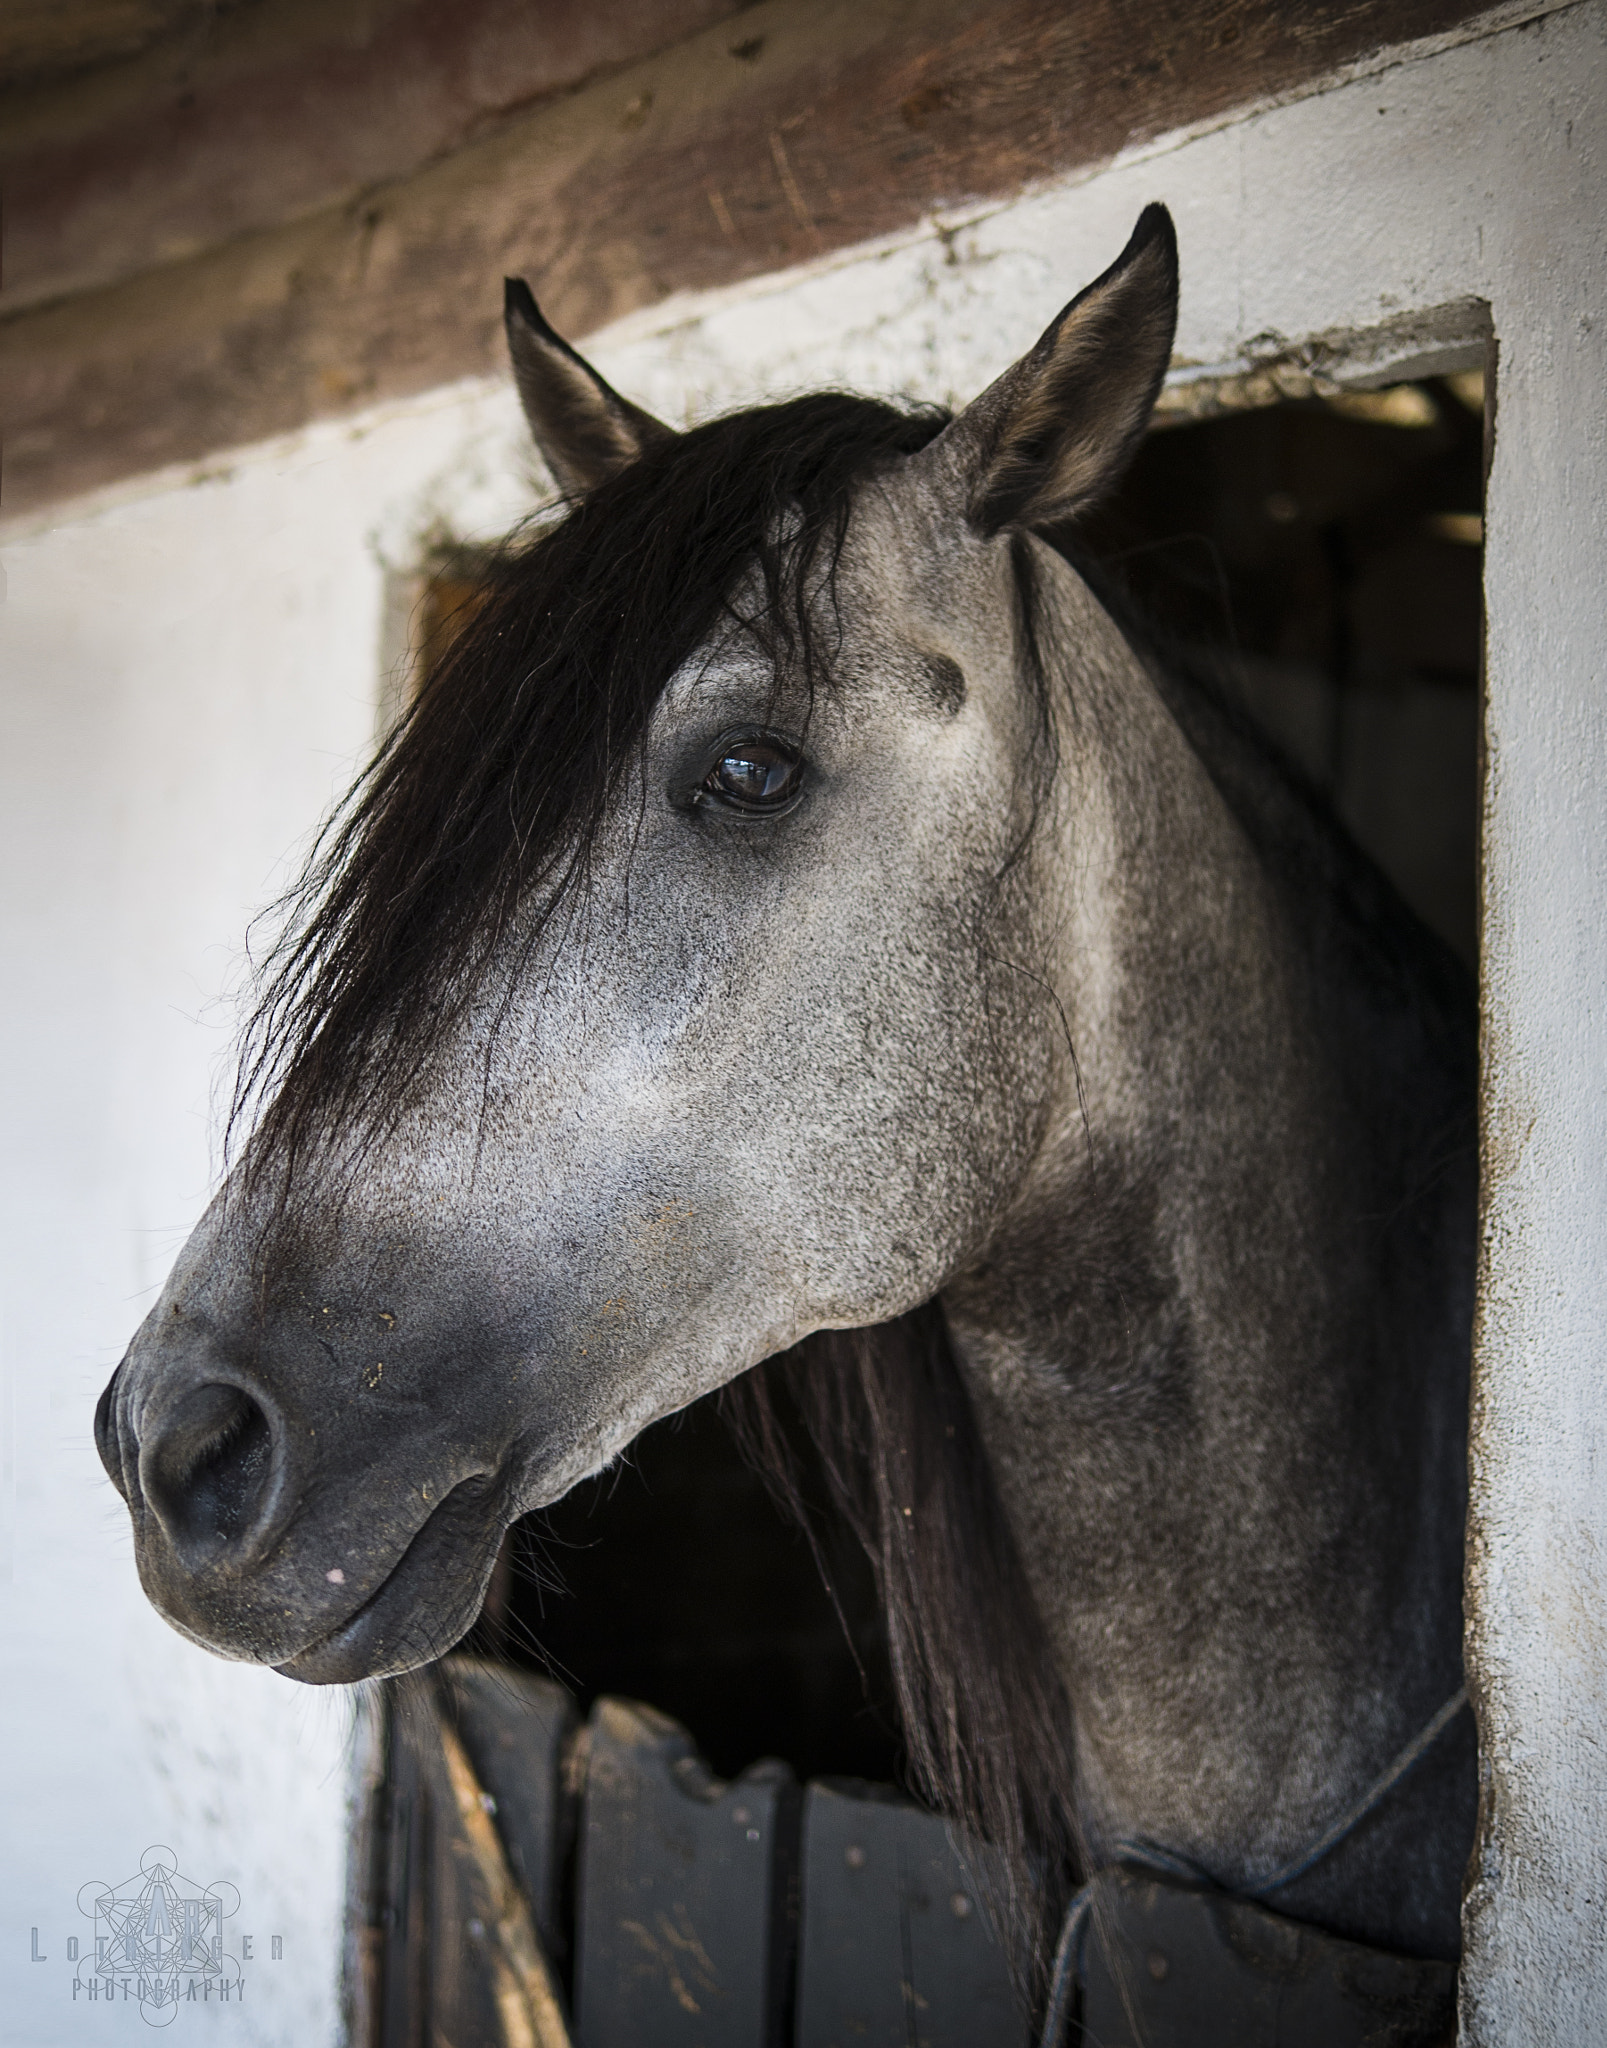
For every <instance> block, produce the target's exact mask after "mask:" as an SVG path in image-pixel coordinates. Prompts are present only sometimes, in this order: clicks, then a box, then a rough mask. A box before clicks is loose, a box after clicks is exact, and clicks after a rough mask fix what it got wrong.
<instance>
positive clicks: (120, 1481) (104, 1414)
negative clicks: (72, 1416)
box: [95, 1366, 128, 1500]
mask: <svg viewBox="0 0 1607 2048" xmlns="http://www.w3.org/2000/svg"><path fill="white" fill-rule="evenodd" d="M122 1371H123V1368H122V1367H121V1366H119V1367H118V1368H117V1371H116V1372H114V1373H113V1374H112V1376H111V1378H110V1379H109V1380H108V1381H107V1382H106V1391H105V1392H104V1393H103V1394H102V1395H101V1397H100V1399H99V1401H97V1402H96V1404H95V1448H96V1450H97V1451H99V1452H100V1461H101V1463H102V1464H103V1465H104V1466H105V1467H106V1471H107V1475H108V1476H109V1478H110V1479H111V1482H112V1484H113V1486H115V1487H116V1488H117V1491H118V1492H119V1493H120V1494H121V1495H122V1496H123V1498H124V1500H127V1499H128V1482H127V1480H126V1479H124V1477H123V1440H122V1438H121V1436H120V1435H119V1434H118V1429H117V1382H118V1380H119V1378H120V1377H121V1375H122Z"/></svg>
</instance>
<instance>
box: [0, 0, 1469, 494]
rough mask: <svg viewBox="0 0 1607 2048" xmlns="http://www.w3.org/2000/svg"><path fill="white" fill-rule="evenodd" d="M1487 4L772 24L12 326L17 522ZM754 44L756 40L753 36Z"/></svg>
mask: <svg viewBox="0 0 1607 2048" xmlns="http://www.w3.org/2000/svg"><path fill="white" fill-rule="evenodd" d="M1476 11H1478V10H1477V9H1475V8H1474V7H1472V6H1470V5H1469V4H1468V0H1151V4H1149V5H1148V6H1147V7H1145V8H1144V9H1143V10H1140V9H1138V8H1136V7H1134V6H1133V5H1132V4H1131V0H1125V4H1124V0H766V4H762V5H759V6H755V7H752V8H750V9H747V10H745V11H744V12H743V14H742V15H741V18H740V21H739V22H738V23H737V24H735V25H733V24H732V23H730V22H722V23H720V24H719V25H717V26H716V27H714V28H712V29H709V30H706V31H704V32H702V33H700V34H698V35H696V36H694V37H692V38H690V39H688V40H686V41H684V42H682V43H681V44H679V45H677V46H676V47H675V48H673V49H671V50H668V51H666V52H664V53H662V54H661V55H658V56H655V57H653V58H651V59H649V60H647V61H644V62H641V63H638V64H635V65H632V66H631V67H629V68H628V69H627V70H624V71H622V72H619V73H616V74H614V75H611V76H609V77H607V78H604V79H600V80H598V81H596V82H594V83H592V84H590V85H588V86H587V87H585V88H584V89H583V90H581V91H578V92H576V93H574V94H572V95H570V96H567V97H564V98H561V99H559V100H557V101H554V102H551V103H548V104H544V105H542V106H539V107H537V108H535V109H534V110H532V111H531V112H530V113H529V114H528V115H527V116H526V117H524V118H522V119H519V120H516V121H512V122H510V123H508V124H506V125H504V126H503V127H502V128H501V129H499V131H498V132H497V133H495V134H493V135H491V136H489V137H487V138H485V139H483V140H481V141H477V142H473V143H470V144H468V145H467V146H465V147H463V148H461V149H459V150H457V151H455V152H454V153H453V154H451V155H450V156H448V157H447V158H445V159H444V160H442V161H440V162H438V163H435V164H433V165H431V166H429V167H427V168H425V169H423V170H421V171H419V172H418V173H416V174H415V175H413V176H411V177H409V178H407V179H405V180H403V181H400V182H398V183H396V184H393V185H391V186H389V187H387V188H385V189H383V190H381V191H379V192H376V193H372V194H369V195H366V196H364V197H362V198H361V199H359V200H356V201H354V202H351V203H345V204H341V205H339V206H333V207H328V208H325V209H323V210H321V211H319V212H317V213H314V214H311V215H309V216H307V217H305V218H303V219H299V220H296V221H293V222H290V223H288V224H286V225H284V226H279V227H274V228H271V229H266V230H264V231H262V232H259V233H256V234H252V235H248V236H243V237H240V238H237V239H235V240H233V241H231V242H229V243H227V244H226V245H224V246H222V247H220V248H217V249H212V250H208V251H205V252H203V253H201V254H199V255H197V256H195V257H193V258H191V259H189V260H187V261H184V262H181V263H175V264H171V265H167V266H164V267H162V268H159V269H153V270H149V271H146V272H144V273H142V274H140V275H138V276H136V277H133V278H130V279H127V280H124V281H123V282H120V283H118V284H115V285H112V286H108V287H106V288H105V289H102V290H97V291H92V292H86V293H83V294H80V295H78V296H76V297H73V298H70V299H68V300H65V301H63V302H62V303H59V304H56V305H52V306H46V307H41V308H38V309H33V310H27V311H24V312H21V313H19V314H17V315H15V316H14V317H13V318H11V319H10V320H9V321H7V322H6V323H5V324H4V326H3V327H0V366H3V367H0V374H3V376H4V379H5V382H6V386H7V389H8V392H9V394H10V396H9V400H8V415H9V419H8V436H7V447H6V467H5V476H4V497H3V500H0V509H3V510H4V512H5V514H6V515H7V516H8V517H11V516H15V515H17V514H20V513H22V512H25V511H27V510H29V509H31V508H34V507H37V506H40V505H42V504H45V503H47V502H50V501H52V500H56V499H60V498H63V497H67V496H76V495H78V494H80V493H82V492H86V491H89V490H92V489H95V488H97V487H99V486H101V485H104V484H107V483H110V482H112V481H114V480H116V479H119V478H122V477H126V476H129V475H133V474H138V473H141V472H143V471H146V470H150V469H154V468H157V467H159V466H164V465H167V464H171V463H178V462H185V461H195V460H200V459H203V458H205V457H206V456H208V455H210V454H212V453H214V452H215V451H217V450H220V449H223V448H227V447H231V446H238V445H241V444H243V443H247V442H250V441H253V440H257V439H260V438H262V437H264V436H267V435H270V434H274V433H278V432H282V431H285V430H287V429H289V428H292V427H295V426H297V425H300V424H301V423H303V422H305V421H307V420H309V419H312V418H314V417H317V416H320V415H328V414H332V413H340V412H342V411H346V410H350V409H352V408H355V407H357V406H360V405H365V404H368V403H370V402H372V401H373V400H376V399H382V398H387V397H397V396H402V395H405V394H408V393H411V392H416V391H419V390H423V389H426V388H428V387H430V386H432V385H437V384H441V383H444V382H448V381H450V380H451V379H453V378H457V377H461V376H465V375H471V374H480V373H486V372H492V371H497V370H500V369H501V367H502V351H501V339H500V331H499V327H500V322H499V308H500V301H501V293H500V279H501V278H502V276H503V275H504V274H505V273H514V272H517V273H522V274H524V275H526V276H528V277H529V278H530V279H531V281H532V283H533V284H534V286H535V288H536V290H537V293H538V295H539V296H540V298H541V301H542V305H543V309H544V310H545V311H546V312H547V313H548V315H549V317H550V318H551V319H552V320H553V321H554V323H555V324H556V325H557V326H558V327H559V328H560V329H561V330H563V331H565V332H567V333H569V334H573V335H583V334H586V333H588V332H590V331H591V330H593V329H595V328H597V327H599V326H602V325H603V324H605V323H606V322H608V321H611V320H614V319H616V318H618V317H620V316H622V315H624V314H626V313H629V312H632V311H634V310H636V309H638V308H640V307H643V306H647V305H651V304H654V303H656V302H657V301H658V300H660V299H662V298H663V297H665V296H666V295H667V294H668V293H670V292H672V291H675V290H686V289H692V290H696V289H701V288H704V287H710V286H717V285H724V284H729V283H732V282H735V281H737V280H739V279H742V278H746V277H752V276H755V275H759V274H762V273H764V272H768V271H773V270H776V269H779V268H782V267H783V266H786V265H788V264H793V263H797V262H800V261H804V260H806V259H808V258H811V257H815V256H818V255H820V254H822V253H824V252H826V251H828V250H831V249H835V248H840V247H844V246H847V245H850V244H853V243H856V242H859V241H862V240H865V239H867V238H869V237H872V236H877V235H883V234H887V233H890V232H894V231H897V230H900V229H904V228H907V227H909V226H911V225H912V224H913V223H915V222H916V221H918V220H919V219H920V218H921V217H922V216H923V215H924V214H925V213H927V212H929V211H932V210H934V209H940V208H943V207H949V206H954V205H957V204H959V203H961V202H964V201H966V200H969V199H976V198H987V197H1001V196H1004V195H1007V194H1009V193H1012V192H1014V191H1017V190H1019V189H1020V188H1021V187H1022V186H1023V185H1025V184H1026V183H1028V182H1029V181H1031V180H1034V179H1038V178H1042V177H1046V176H1049V175H1051V174H1053V173H1056V172H1064V171H1066V170H1069V169H1072V168H1076V167H1080V166H1086V165H1090V164H1094V163H1097V162H1099V161H1102V160H1104V159H1107V158H1109V157H1110V156H1112V155H1113V154H1115V153H1116V152H1117V151H1118V150H1121V149H1123V148H1126V147H1129V146H1131V145H1132V144H1134V143H1137V142H1141V141H1143V140H1144V139H1146V138H1148V137H1151V136H1154V135H1157V134H1161V133H1164V132H1166V131H1167V130H1170V129H1173V128H1176V127H1179V126H1182V125H1185V124H1189V123H1195V122H1199V121H1203V120H1208V119H1211V118H1214V117H1220V116H1222V115H1225V114H1227V113H1228V112H1230V111H1231V110H1232V109H1233V108H1235V107H1237V106H1242V105H1244V104H1246V103H1248V102H1251V101H1254V100H1258V99H1261V98H1265V97H1268V96H1273V95H1286V94H1289V93H1293V92H1297V91H1299V90H1300V89H1301V87H1302V86H1303V85H1305V84H1308V83H1310V82H1311V81H1313V80H1315V79H1317V78H1319V77H1321V76H1323V75H1324V74H1327V73H1330V72H1331V71H1332V70H1334V69H1335V68H1336V67H1337V66H1339V65H1341V64H1344V63H1346V62H1348V61H1351V60H1353V59H1355V58H1357V57H1360V56H1362V55H1364V54H1365V53H1366V52H1367V51H1369V50H1371V49H1374V48H1377V47H1379V46H1380V45H1382V44H1384V43H1386V42H1396V41H1399V40H1401V39H1402V38H1405V37H1415V36H1422V35H1427V34H1432V33H1436V32H1441V31H1444V30H1447V29H1450V28H1453V27H1455V26H1456V25H1457V24H1458V23H1459V22H1461V21H1463V20H1465V19H1466V18H1468V17H1470V16H1471V15H1472V14H1473V13H1475V12H1476ZM734 26H735V27H740V29H741V35H740V37H739V36H737V35H736V34H735V32H734Z"/></svg>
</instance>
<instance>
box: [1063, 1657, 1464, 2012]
mask: <svg viewBox="0 0 1607 2048" xmlns="http://www.w3.org/2000/svg"><path fill="white" fill-rule="evenodd" d="M1467 1703H1468V1696H1467V1687H1466V1686H1459V1687H1458V1688H1457V1690H1456V1691H1455V1692H1454V1693H1452V1695H1451V1697H1450V1698H1449V1699H1448V1700H1447V1701H1446V1702H1445V1704H1444V1706H1443V1707H1441V1708H1440V1710H1439V1712H1438V1713H1437V1714H1436V1715H1435V1716H1434V1718H1433V1719H1432V1720H1431V1721H1430V1722H1429V1723H1428V1724H1427V1726H1425V1727H1423V1728H1421V1729H1419V1730H1418V1732H1417V1734H1416V1735H1414V1736H1413V1737H1412V1739H1411V1741H1410V1742H1409V1743H1407V1745H1406V1747H1405V1748H1404V1749H1403V1750H1402V1751H1401V1753H1400V1755H1399V1756H1398V1757H1396V1758H1395V1760H1394V1762H1393V1763H1392V1764H1391V1765H1390V1766H1389V1768H1388V1770H1386V1771H1385V1772H1384V1773H1383V1775H1382V1776H1381V1777H1379V1778H1377V1779H1375V1780H1374V1781H1373V1783H1372V1784H1371V1785H1369V1786H1368V1788H1367V1790H1366V1791H1365V1792H1364V1793H1363V1794H1362V1795H1361V1797H1360V1798H1359V1799H1358V1800H1356V1801H1355V1803H1354V1804H1353V1805H1351V1806H1348V1807H1347V1808H1346V1809H1345V1811H1344V1812H1343V1813H1342V1814H1341V1815H1340V1816H1339V1818H1338V1819H1337V1820H1336V1821H1335V1822H1334V1823H1333V1824H1332V1826H1330V1827H1328V1828H1325V1829H1324V1830H1323V1832H1322V1833H1321V1834H1320V1835H1319V1836H1318V1837H1317V1839H1316V1841H1315V1842H1313V1843H1312V1845H1311V1847H1310V1848H1309V1849H1304V1850H1302V1851H1301V1853H1300V1854H1299V1855H1298V1856H1297V1857H1295V1858H1294V1860H1293V1861H1292V1862H1289V1863H1285V1864H1284V1865H1283V1866H1282V1867H1281V1868H1280V1869H1278V1870H1275V1871H1274V1872H1273V1873H1272V1875H1271V1876H1270V1877H1266V1878H1262V1879H1261V1880H1260V1882H1259V1883H1256V1884H1251V1885H1246V1886H1245V1887H1244V1888H1243V1890H1242V1891H1240V1892H1238V1893H1236V1894H1235V1896H1236V1897H1238V1898H1241V1899H1265V1898H1269V1897H1270V1896H1271V1895H1272V1893H1274V1892H1278V1891H1282V1890H1283V1888H1284V1887H1285V1886H1286V1885H1291V1884H1293V1883H1294V1881H1295V1879H1296V1878H1297V1877H1304V1876H1305V1874H1306V1872H1307V1871H1308V1870H1313V1869H1315V1868H1316V1866H1317V1865H1318V1864H1319V1863H1321V1862H1322V1860H1323V1858H1324V1857H1325V1856H1331V1855H1332V1854H1333V1852H1334V1850H1335V1849H1337V1848H1338V1847H1339V1845H1340V1843H1341V1842H1342V1841H1344V1839H1345V1837H1346V1836H1347V1835H1349V1834H1350V1833H1351V1832H1352V1831H1353V1830H1354V1829H1356V1828H1358V1827H1360V1825H1361V1823H1362V1822H1363V1821H1364V1820H1366V1818H1367V1817H1368V1815H1369V1814H1370V1813H1372V1812H1374V1811H1375V1810H1376V1808H1378V1807H1379V1806H1381V1805H1382V1804H1383V1802H1384V1801H1385V1800H1386V1799H1387V1798H1388V1797H1389V1795H1390V1793H1391V1792H1393V1791H1394V1790H1395V1787H1396V1786H1397V1785H1399V1784H1400V1783H1401V1781H1402V1780H1403V1779H1404V1778H1407V1777H1409V1776H1410V1775H1411V1773H1412V1771H1413V1770H1414V1769H1415V1768H1416V1767H1417V1765H1418V1764H1419V1763H1421V1762H1422V1760H1423V1758H1424V1757H1425V1756H1426V1755H1427V1754H1428V1752H1429V1751H1430V1750H1431V1749H1432V1748H1433V1747H1434V1744H1435V1743H1436V1742H1437V1741H1438V1740H1439V1738H1440V1737H1441V1736H1442V1735H1443V1734H1444V1733H1445V1731H1446V1729H1447V1728H1449V1727H1450V1725H1451V1723H1452V1722H1453V1721H1454V1720H1455V1719H1456V1717H1457V1715H1458V1714H1460V1713H1461V1711H1462V1709H1463V1708H1464V1707H1465V1706H1466V1705H1467ZM1116 1858H1117V1861H1119V1862H1122V1863H1136V1864H1138V1865H1139V1866H1140V1867H1141V1868H1143V1869H1147V1870H1153V1871H1156V1872H1158V1873H1159V1874H1160V1875H1161V1876H1163V1877H1180V1878H1184V1879H1186V1880H1187V1881H1189V1882H1190V1883H1194V1884H1209V1885H1215V1883H1216V1880H1215V1879H1214V1878H1213V1877H1212V1876H1211V1874H1210V1872H1209V1871H1207V1870H1203V1869H1202V1868H1201V1867H1200V1865H1199V1864H1197V1863H1195V1862H1193V1861H1192V1860H1191V1859H1190V1858H1189V1857H1187V1856H1180V1855H1179V1854H1178V1853H1177V1851H1176V1850H1174V1849H1164V1848H1162V1847H1161V1846H1160V1844H1159V1843H1157V1842H1146V1841H1143V1840H1134V1841H1123V1842H1118V1843H1117V1845H1116ZM1094 1883H1095V1880H1094V1879H1093V1878H1090V1879H1089V1881H1088V1883H1087V1884H1085V1885H1084V1886H1083V1888H1082V1890H1081V1891H1080V1892H1078V1894H1077V1896H1076V1897H1075V1898H1074V1899H1073V1900H1072V1902H1071V1904H1070V1906H1068V1907H1067V1909H1066V1918H1065V1922H1064V1924H1063V1925H1062V1927H1061V1930H1060V1939H1059V1941H1058V1942H1056V1944H1055V1960H1054V1967H1053V1970H1052V1972H1051V1975H1050V1979H1049V2003H1048V2005H1047V2007H1046V2008H1045V2011H1044V2021H1043V2031H1042V2033H1041V2034H1040V2035H1039V2037H1038V2040H1039V2048H1062V2044H1063V2043H1064V2041H1065V2035H1066V2026H1067V2023H1068V2022H1069V2020H1070V2018H1071V2000H1072V1993H1073V1990H1074V1988H1075V1985H1076V1981H1077V1976H1078V1973H1079V1971H1080V1969H1081V1966H1082V1945H1083V1936H1084V1934H1085V1933H1086V1931H1087V1927H1088V1916H1089V1912H1090V1909H1091V1908H1092V1905H1093V1897H1094Z"/></svg>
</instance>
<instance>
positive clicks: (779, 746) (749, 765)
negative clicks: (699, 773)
mask: <svg viewBox="0 0 1607 2048" xmlns="http://www.w3.org/2000/svg"><path fill="white" fill-rule="evenodd" d="M802 769H803V763H802V762H801V761H800V760H799V758H798V756H797V755H796V754H795V753H794V752H793V751H792V749H791V748H790V747H788V746H785V745H784V744H783V743H782V742H781V741H780V740H772V739H764V738H759V737H756V738H753V739H744V740H736V741H731V742H729V743H728V744H727V747H726V751H725V752H724V753H723V754H722V755H721V756H720V758H719V760H718V761H716V762H715V764H714V766H713V767H712V768H711V769H710V770H709V772H708V774H707V775H706V776H705V777H704V780H703V788H704V790H705V791H706V792H707V794H708V795H710V796H712V797H714V798H715V799H716V800H717V801H718V802H720V803H726V804H730V805H731V806H732V807H733V808H734V809H736V810H739V811H775V810H779V809H780V808H781V806H782V805H783V804H785V803H787V802H788V801H790V799H791V798H792V797H793V796H795V795H796V794H797V790H798V783H799V779H800V776H801V774H802Z"/></svg>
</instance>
